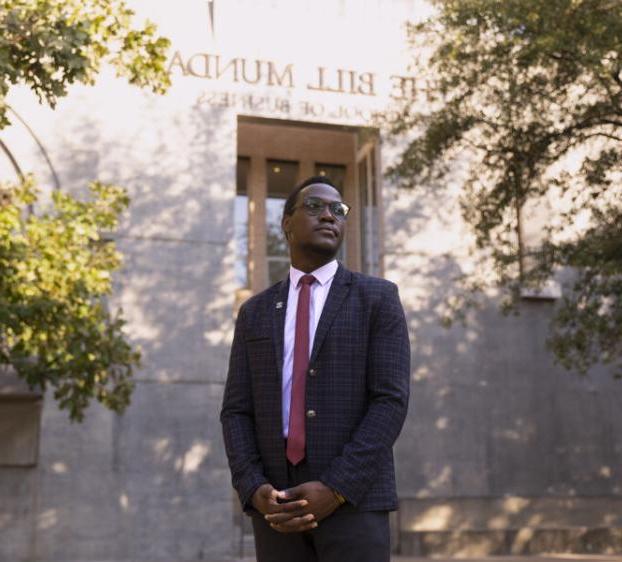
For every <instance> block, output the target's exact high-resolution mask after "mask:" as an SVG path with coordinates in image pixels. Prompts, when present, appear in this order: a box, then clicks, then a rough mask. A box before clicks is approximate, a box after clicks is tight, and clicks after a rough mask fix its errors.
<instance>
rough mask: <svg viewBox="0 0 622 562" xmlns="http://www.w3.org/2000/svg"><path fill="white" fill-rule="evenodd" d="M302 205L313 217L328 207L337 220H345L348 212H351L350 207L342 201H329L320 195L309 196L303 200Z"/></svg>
mask: <svg viewBox="0 0 622 562" xmlns="http://www.w3.org/2000/svg"><path fill="white" fill-rule="evenodd" d="M301 207H302V208H303V209H304V210H305V212H306V213H307V214H308V215H311V216H312V217H317V216H318V215H321V214H322V213H323V212H324V209H325V208H326V207H328V210H329V211H330V214H331V215H333V217H335V218H336V219H337V220H344V219H345V218H346V216H347V215H348V213H349V212H350V207H349V206H348V205H346V204H345V203H342V202H341V201H330V202H329V203H327V202H326V201H324V200H322V199H320V198H319V197H307V198H305V200H304V201H303V202H302V205H301Z"/></svg>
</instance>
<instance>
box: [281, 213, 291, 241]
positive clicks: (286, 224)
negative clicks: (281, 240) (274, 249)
mask: <svg viewBox="0 0 622 562" xmlns="http://www.w3.org/2000/svg"><path fill="white" fill-rule="evenodd" d="M290 220H291V217H290V216H289V215H285V216H284V217H283V220H282V221H281V229H282V230H283V233H284V234H285V239H286V240H289V233H290Z"/></svg>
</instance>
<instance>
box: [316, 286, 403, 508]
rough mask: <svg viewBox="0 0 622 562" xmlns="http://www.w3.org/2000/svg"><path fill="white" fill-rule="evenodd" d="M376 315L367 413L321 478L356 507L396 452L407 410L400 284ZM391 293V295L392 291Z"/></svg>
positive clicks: (369, 353)
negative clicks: (385, 460) (381, 466)
mask: <svg viewBox="0 0 622 562" xmlns="http://www.w3.org/2000/svg"><path fill="white" fill-rule="evenodd" d="M386 286H387V287H388V290H387V291H384V292H383V294H382V298H381V299H378V302H376V303H375V307H376V310H375V311H374V313H373V314H372V315H371V324H372V325H371V327H370V338H369V348H368V350H367V372H366V377H367V391H368V395H369V404H368V408H367V412H366V414H365V415H364V417H363V419H362V420H361V422H360V423H359V425H358V427H357V428H356V430H355V432H354V434H353V437H352V439H351V441H350V442H349V443H347V444H346V446H345V447H344V449H343V453H342V454H341V455H340V456H338V457H336V458H335V459H333V461H332V462H331V464H330V466H329V467H328V469H327V470H326V471H325V472H324V473H323V474H322V475H321V477H320V480H321V481H322V482H324V484H326V485H327V486H329V487H330V488H332V489H334V490H336V491H338V492H339V493H340V494H342V495H343V496H344V497H345V498H346V499H347V500H348V501H349V502H350V503H352V504H353V505H355V506H356V505H357V504H358V503H359V502H360V501H361V500H362V499H363V497H364V496H365V494H366V493H367V491H368V490H369V488H370V486H371V485H372V484H373V482H374V480H375V479H376V478H377V476H378V468H379V465H380V464H382V462H381V459H383V458H386V455H387V452H389V453H390V452H391V449H392V447H393V444H394V442H395V440H396V439H397V436H398V435H399V433H400V431H401V429H402V425H403V424H404V419H405V417H406V412H407V409H408V395H409V389H410V342H409V339H408V329H407V326H406V318H405V316H404V310H403V308H402V305H401V303H400V299H399V295H398V290H397V286H396V285H395V284H393V283H391V284H390V285H386ZM387 293H388V294H387Z"/></svg>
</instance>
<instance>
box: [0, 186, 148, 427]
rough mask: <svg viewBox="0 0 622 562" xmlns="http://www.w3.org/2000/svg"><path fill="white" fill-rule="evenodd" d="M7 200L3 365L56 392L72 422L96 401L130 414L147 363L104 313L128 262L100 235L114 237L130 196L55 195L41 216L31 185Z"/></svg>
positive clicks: (115, 190) (113, 191)
mask: <svg viewBox="0 0 622 562" xmlns="http://www.w3.org/2000/svg"><path fill="white" fill-rule="evenodd" d="M0 193H2V194H3V196H4V197H3V198H2V199H1V200H2V201H3V203H2V204H0V363H4V364H9V365H12V366H13V367H14V368H15V369H16V371H17V373H18V374H19V375H20V376H21V377H23V378H24V379H25V380H26V381H27V382H28V383H29V384H30V385H32V386H34V387H39V388H41V389H45V388H46V387H48V386H51V387H52V388H53V389H54V396H55V398H56V399H57V400H58V402H59V405H60V407H61V408H64V409H67V410H68V411H69V415H70V417H71V419H73V420H81V419H82V417H83V414H84V410H85V409H86V407H87V406H88V404H89V402H90V401H91V400H92V399H95V400H97V401H99V402H101V403H102V404H104V405H105V406H107V407H108V408H111V409H112V410H115V411H122V410H123V409H124V408H125V407H126V406H127V405H128V404H129V400H130V395H131V391H132V382H131V377H132V373H133V370H134V368H135V367H136V366H137V365H138V364H139V360H140V354H139V353H138V352H137V351H135V350H133V349H132V347H131V346H130V344H129V343H128V342H127V340H126V338H125V335H124V333H123V327H124V324H125V321H124V320H123V317H122V316H121V314H120V312H117V313H114V314H112V313H111V312H110V311H109V310H108V307H107V306H106V297H107V296H108V295H110V293H111V291H112V276H111V273H113V272H114V271H116V270H118V269H119V267H120V266H121V256H120V254H119V253H118V252H117V251H116V249H115V245H114V243H113V242H112V241H110V240H105V239H103V238H102V233H103V232H106V231H112V230H114V229H115V228H116V226H117V224H118V219H119V215H120V213H122V212H123V211H124V210H125V209H126V207H127V205H128V203H129V200H128V197H127V194H126V193H125V191H124V190H123V189H121V188H119V187H116V186H111V185H106V184H102V183H99V182H95V183H93V184H92V185H91V194H92V199H91V200H89V201H81V200H78V199H75V198H74V197H72V196H70V195H68V194H65V193H62V192H54V193H53V197H52V205H51V208H50V209H49V210H47V211H44V212H41V213H39V214H34V213H31V212H30V211H29V207H30V206H32V205H35V206H36V205H37V203H38V191H37V188H36V186H35V184H34V181H33V179H32V178H28V179H27V181H25V182H24V183H23V184H21V185H2V186H0Z"/></svg>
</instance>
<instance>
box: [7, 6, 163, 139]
mask: <svg viewBox="0 0 622 562" xmlns="http://www.w3.org/2000/svg"><path fill="white" fill-rule="evenodd" d="M133 15H134V14H133V12H132V11H131V10H130V9H129V8H127V6H126V5H125V2H124V1H123V0H0V129H1V128H2V127H4V126H6V125H7V124H8V119H7V115H6V113H7V108H6V106H5V105H4V104H3V103H2V102H3V100H4V98H5V97H6V95H7V93H8V91H9V89H10V87H11V86H12V85H15V84H24V85H26V86H28V87H29V88H30V89H31V90H33V91H34V92H35V93H36V94H37V96H38V97H39V99H40V100H41V101H45V102H47V103H48V104H49V105H50V106H51V107H54V105H55V104H56V101H57V99H58V98H60V97H63V96H65V95H66V93H67V87H68V86H69V85H70V84H73V83H75V82H82V83H85V84H92V83H93V82H94V80H95V77H96V75H97V73H98V72H99V70H100V68H101V64H102V62H108V63H111V64H113V65H114V66H115V68H116V69H117V72H118V73H119V74H120V75H123V76H125V77H126V78H127V79H128V80H129V82H130V83H131V84H135V85H137V86H141V87H150V88H151V89H152V90H153V91H155V92H163V91H164V90H165V89H166V88H167V87H168V85H169V84H170V80H169V77H168V74H167V72H166V67H165V63H166V51H167V48H168V46H169V41H168V39H165V38H162V37H157V36H156V28H155V26H154V25H153V24H152V23H149V22H147V23H146V24H145V26H144V27H143V28H142V29H137V28H133V27H132V26H131V23H132V16H133Z"/></svg>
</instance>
